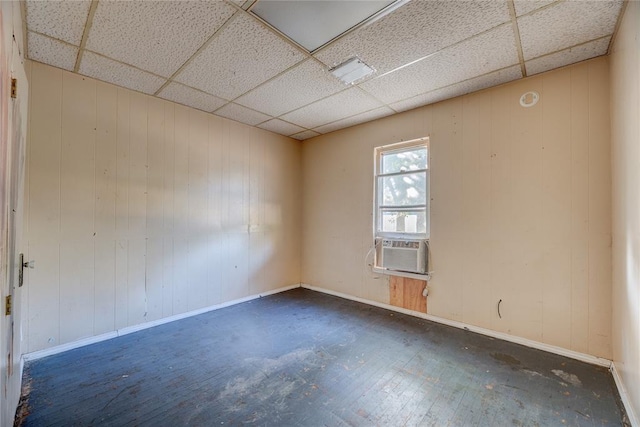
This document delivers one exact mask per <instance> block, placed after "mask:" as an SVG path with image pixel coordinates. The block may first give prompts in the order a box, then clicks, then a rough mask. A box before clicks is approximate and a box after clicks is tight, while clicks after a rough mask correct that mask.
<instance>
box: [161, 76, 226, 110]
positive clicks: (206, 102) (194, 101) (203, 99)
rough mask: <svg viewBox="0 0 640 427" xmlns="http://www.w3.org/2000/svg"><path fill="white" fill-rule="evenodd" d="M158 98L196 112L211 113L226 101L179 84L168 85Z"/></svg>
mask: <svg viewBox="0 0 640 427" xmlns="http://www.w3.org/2000/svg"><path fill="white" fill-rule="evenodd" d="M158 96H159V97H160V98H164V99H167V100H169V101H174V102H177V103H178V104H183V105H188V106H189V107H193V108H197V109H198V110H203V111H208V112H211V111H213V110H216V109H218V108H220V107H222V106H223V105H224V104H225V103H226V102H227V101H226V100H224V99H220V98H218V97H216V96H213V95H209V94H208V93H205V92H201V91H199V90H196V89H193V88H190V87H188V86H185V85H182V84H180V83H169V84H168V85H167V86H166V87H165V88H164V89H162V91H160V93H159V94H158Z"/></svg>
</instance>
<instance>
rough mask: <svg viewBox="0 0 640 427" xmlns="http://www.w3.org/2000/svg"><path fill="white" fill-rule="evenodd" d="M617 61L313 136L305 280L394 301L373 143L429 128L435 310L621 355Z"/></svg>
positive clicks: (308, 153)
mask: <svg viewBox="0 0 640 427" xmlns="http://www.w3.org/2000/svg"><path fill="white" fill-rule="evenodd" d="M608 71H609V64H608V59H607V58H598V59H595V60H591V61H588V62H584V63H581V64H578V65H575V66H571V67H566V68H563V69H560V70H556V71H552V72H548V73H545V74H542V75H538V76H535V77H532V78H528V79H524V80H521V81H517V82H513V83H510V84H507V85H503V86H500V87H496V88H493V89H488V90H485V91H482V92H478V93H475V94H471V95H467V96H463V97H459V98H455V99H452V100H448V101H445V102H441V103H438V104H434V105H431V106H427V107H422V108H419V109H415V110H412V111H408V112H406V113H402V114H398V115H395V116H391V117H388V118H384V119H381V120H377V121H374V122H371V123H366V124H363V125H360V126H356V127H353V128H349V129H345V130H342V131H337V132H334V133H331V134H328V135H323V136H319V137H316V138H313V139H311V140H307V141H305V142H304V143H303V188H304V191H303V203H302V206H303V258H302V280H303V283H306V284H310V285H313V286H318V287H322V288H326V289H330V290H333V291H337V292H342V293H346V294H350V295H353V296H357V297H361V298H366V299H370V300H374V301H378V302H382V303H389V285H388V278H387V277H385V276H380V275H377V274H374V273H373V272H372V271H371V267H370V264H371V261H372V253H371V248H372V244H373V238H372V217H373V208H372V206H373V200H372V197H373V179H372V177H373V151H374V147H376V146H380V145H384V144H389V143H393V142H398V141H403V140H410V139H414V138H418V137H423V136H429V137H430V144H431V196H432V202H431V203H432V205H431V209H432V210H431V248H432V261H433V270H434V271H435V273H434V275H433V279H432V280H431V282H430V283H429V287H430V293H429V297H428V312H429V313H430V314H432V315H435V316H439V317H442V318H446V319H451V320H457V321H462V322H466V323H468V324H472V325H477V326H480V327H483V328H488V329H492V330H495V331H499V332H504V333H508V334H512V335H516V336H519V337H524V338H527V339H531V340H535V341H538V342H543V343H547V344H551V345H556V346H560V347H563V348H567V349H571V350H575V351H579V352H583V353H587V354H591V355H595V356H600V357H605V358H611V158H610V135H609V133H610V123H609V75H608ZM531 90H535V91H537V92H539V93H540V101H539V103H538V104H537V105H535V106H534V107H531V108H522V107H520V105H519V98H520V95H521V94H523V93H525V92H527V91H531ZM500 299H502V305H501V311H502V319H500V318H499V317H498V314H497V310H496V307H497V303H498V300H500Z"/></svg>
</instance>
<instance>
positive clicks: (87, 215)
mask: <svg viewBox="0 0 640 427" xmlns="http://www.w3.org/2000/svg"><path fill="white" fill-rule="evenodd" d="M71 94H72V95H71ZM96 107H97V101H96V85H95V82H93V81H91V80H89V79H87V78H85V77H82V76H79V75H76V74H71V73H64V74H63V80H62V124H61V129H62V136H61V137H62V150H61V160H60V206H61V208H60V234H61V238H60V341H61V342H70V341H74V340H77V339H81V338H86V337H90V336H92V335H93V329H94V324H93V323H94V322H93V321H94V305H95V289H94V285H95V284H94V275H93V273H94V230H95V227H94V224H95V223H94V219H95V166H96V165H95V142H96V126H97V119H96Z"/></svg>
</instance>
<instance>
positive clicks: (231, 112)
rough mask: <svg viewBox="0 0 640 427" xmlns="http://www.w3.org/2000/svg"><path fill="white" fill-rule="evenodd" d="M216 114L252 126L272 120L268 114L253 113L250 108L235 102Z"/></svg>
mask: <svg viewBox="0 0 640 427" xmlns="http://www.w3.org/2000/svg"><path fill="white" fill-rule="evenodd" d="M215 114H216V115H218V116H222V117H226V118H228V119H231V120H235V121H236V122H241V123H245V124H247V125H251V126H255V125H257V124H258V123H262V122H264V121H265V120H269V119H270V118H271V117H270V116H267V115H266V114H262V113H260V112H258V111H253V110H251V109H249V108H246V107H243V106H242V105H238V104H234V103H233V102H230V103H228V104H227V105H225V106H224V107H222V108H220V109H219V110H216V112H215Z"/></svg>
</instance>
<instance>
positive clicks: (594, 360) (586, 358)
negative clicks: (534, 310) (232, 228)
mask: <svg viewBox="0 0 640 427" xmlns="http://www.w3.org/2000/svg"><path fill="white" fill-rule="evenodd" d="M301 287H303V288H306V289H311V290H313V291H318V292H322V293H325V294H329V295H334V296H337V297H340V298H345V299H348V300H352V301H357V302H361V303H364V304H369V305H373V306H376V307H380V308H384V309H387V310H391V311H395V312H398V313H403V314H408V315H410V316H414V317H419V318H421V319H426V320H431V321H433V322H437V323H442V324H444V325H448V326H453V327H454V328H458V329H464V330H467V331H471V332H476V333H478V334H482V335H486V336H489V337H493V338H498V339H501V340H504V341H509V342H513V343H516V344H521V345H524V346H526V347H531V348H535V349H538V350H543V351H547V352H549V353H554V354H559V355H560V356H566V357H569V358H571V359H576V360H580V361H582V362H587V363H590V364H592V365H598V366H604V367H607V368H609V367H611V360H608V359H603V358H601V357H596V356H592V355H590V354H585V353H580V352H578V351H573V350H568V349H566V348H562V347H557V346H555V345H550V344H545V343H541V342H538V341H533V340H530V339H527V338H521V337H517V336H515V335H509V334H505V333H503V332H497V331H493V330H491V329H486V328H481V327H479V326H473V325H469V324H466V323H463V322H458V321H456V320H449V319H444V318H442V317H437V316H433V315H431V314H427V313H421V312H418V311H413V310H407V309H406V308H402V307H396V306H394V305H390V304H385V303H381V302H377V301H371V300H368V299H364V298H359V297H355V296H353V295H349V294H343V293H341V292H336V291H332V290H329V289H325V288H320V287H317V286H311V285H308V284H305V283H302V284H301Z"/></svg>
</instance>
